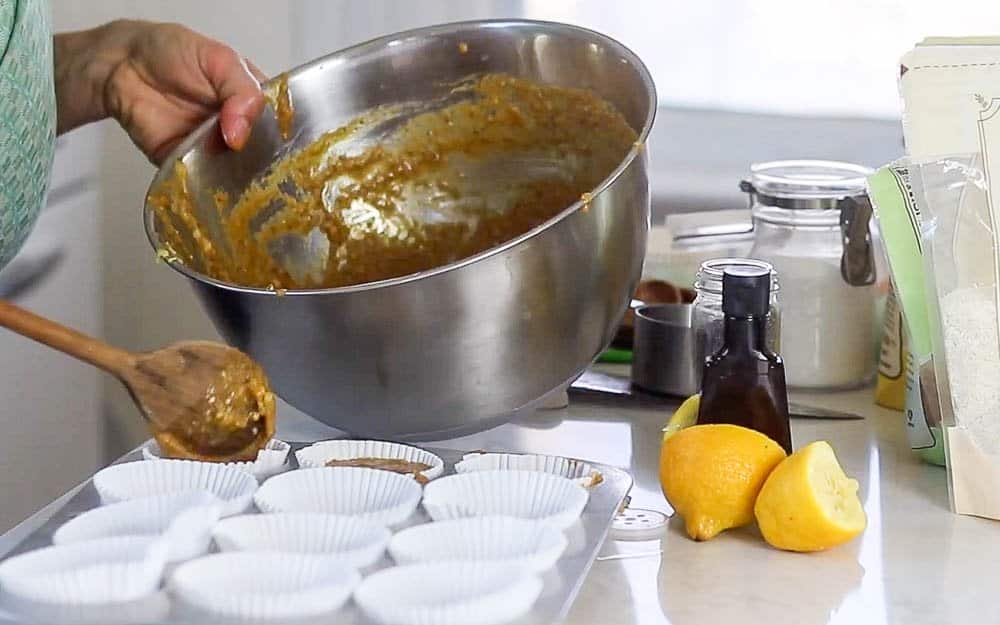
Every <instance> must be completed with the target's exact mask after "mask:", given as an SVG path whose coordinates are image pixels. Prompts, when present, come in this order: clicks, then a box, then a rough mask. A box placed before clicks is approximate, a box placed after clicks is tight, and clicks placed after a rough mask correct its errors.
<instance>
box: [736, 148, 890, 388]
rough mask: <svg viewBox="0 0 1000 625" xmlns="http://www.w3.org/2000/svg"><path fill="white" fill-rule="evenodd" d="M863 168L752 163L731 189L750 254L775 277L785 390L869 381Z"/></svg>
mask: <svg viewBox="0 0 1000 625" xmlns="http://www.w3.org/2000/svg"><path fill="white" fill-rule="evenodd" d="M870 173H871V170H870V169H868V168H867V167H863V166H860V165H853V164H850V163H837V162H830V161H775V162H770V163H759V164H755V165H753V166H752V167H751V168H750V174H751V175H750V178H749V179H748V180H744V181H743V182H742V183H741V184H740V188H741V189H742V190H743V191H745V192H746V193H747V194H748V195H749V199H750V210H751V215H752V218H753V226H754V246H753V248H752V250H751V252H750V256H751V257H753V258H757V259H760V260H762V261H766V262H769V263H770V264H771V265H772V266H773V267H774V269H775V270H776V271H777V272H778V273H779V274H780V275H781V282H782V300H783V302H784V306H783V309H782V320H781V346H782V349H781V356H782V358H783V359H784V361H785V371H786V374H787V381H788V386H790V387H797V388H804V389H817V390H820V389H822V390H836V389H847V388H854V387H857V386H861V385H863V384H866V383H868V382H870V381H871V380H872V378H873V377H874V374H875V366H876V356H875V350H874V348H873V346H874V345H875V332H876V318H875V315H876V287H875V278H876V270H875V260H874V254H873V252H872V235H871V229H870V222H871V217H872V208H871V203H870V202H869V201H868V196H867V194H866V192H865V178H866V176H867V175H868V174H870Z"/></svg>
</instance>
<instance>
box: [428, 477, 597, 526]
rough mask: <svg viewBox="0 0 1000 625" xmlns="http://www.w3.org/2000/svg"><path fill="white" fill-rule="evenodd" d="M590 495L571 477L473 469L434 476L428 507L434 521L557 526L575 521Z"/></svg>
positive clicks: (429, 491) (430, 486)
mask: <svg viewBox="0 0 1000 625" xmlns="http://www.w3.org/2000/svg"><path fill="white" fill-rule="evenodd" d="M588 497H589V495H588V493H587V491H586V490H585V489H584V488H582V487H581V486H579V485H577V484H576V483H575V482H574V481H573V480H570V479H568V478H565V477H559V476H558V475H552V474H549V473H541V472H539V471H474V472H472V473H459V474H457V475H448V476H446V477H442V478H441V479H438V480H434V481H433V482H431V483H430V484H428V485H427V487H426V488H425V489H424V509H426V510H427V513H428V514H429V515H430V516H431V518H432V519H434V520H435V521H446V520H448V519H457V518H463V517H471V516H513V517H519V518H523V519H534V520H536V521H540V522H542V523H545V524H547V525H552V526H554V527H556V528H558V529H566V528H568V527H569V526H570V525H572V524H573V523H574V522H575V521H576V520H577V519H578V518H579V517H580V514H581V513H582V512H583V508H584V506H586V505H587V499H588Z"/></svg>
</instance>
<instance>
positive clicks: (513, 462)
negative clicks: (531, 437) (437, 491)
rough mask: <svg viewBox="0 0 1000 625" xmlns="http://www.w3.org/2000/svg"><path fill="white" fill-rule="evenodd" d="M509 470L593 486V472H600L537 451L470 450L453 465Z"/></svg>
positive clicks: (461, 468) (461, 470)
mask: <svg viewBox="0 0 1000 625" xmlns="http://www.w3.org/2000/svg"><path fill="white" fill-rule="evenodd" d="M511 470H513V471H541V472H543V473H551V474H553V475H559V476H561V477H566V478H569V479H571V480H577V481H578V482H577V483H579V484H580V486H583V487H585V488H587V487H590V486H591V485H596V484H593V482H595V481H597V480H596V479H595V475H594V474H595V473H596V474H597V475H598V476H599V475H600V472H599V471H597V469H595V468H594V467H593V466H592V465H590V464H588V463H586V462H583V461H582V460H574V459H573V458H564V457H562V456H543V455H539V454H498V453H471V454H465V455H464V456H462V460H461V462H458V463H456V464H455V471H456V472H457V473H471V472H472V471H511ZM598 483H599V482H598Z"/></svg>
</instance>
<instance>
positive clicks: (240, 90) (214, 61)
mask: <svg viewBox="0 0 1000 625" xmlns="http://www.w3.org/2000/svg"><path fill="white" fill-rule="evenodd" d="M202 50H203V54H202V59H201V61H202V63H201V65H202V70H203V71H204V73H205V77H206V78H207V79H208V81H209V83H211V85H212V88H213V89H214V90H215V94H216V97H217V99H218V101H219V102H221V103H222V107H221V109H220V111H219V124H220V126H221V127H222V136H223V138H224V139H225V141H226V144H227V145H229V147H231V148H232V149H234V150H239V149H242V148H243V146H244V145H246V142H247V140H248V139H249V138H250V129H251V128H252V127H253V123H254V121H255V120H256V119H257V117H258V116H259V115H260V114H261V112H263V110H264V94H263V92H261V89H260V83H258V82H257V79H256V78H255V77H254V75H253V74H252V73H251V71H250V68H249V67H248V66H247V63H246V61H245V60H244V59H243V57H241V56H240V55H239V54H237V53H236V51H235V50H233V49H232V48H230V47H228V46H225V45H223V44H220V43H215V42H213V43H211V44H209V45H206V46H205V47H204V48H203V49H202Z"/></svg>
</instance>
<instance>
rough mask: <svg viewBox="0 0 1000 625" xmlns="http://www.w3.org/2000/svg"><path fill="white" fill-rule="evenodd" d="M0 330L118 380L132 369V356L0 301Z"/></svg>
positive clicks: (133, 358) (133, 361) (133, 359)
mask: <svg viewBox="0 0 1000 625" xmlns="http://www.w3.org/2000/svg"><path fill="white" fill-rule="evenodd" d="M0 326H3V327H5V328H8V329H10V330H13V331H14V332H17V333H18V334H20V335H22V336H26V337H28V338H30V339H34V340H36V341H38V342H39V343H44V344H45V345H48V346H49V347H52V348H54V349H57V350H59V351H61V352H63V353H66V354H69V355H70V356H73V357H75V358H79V359H80V360H82V361H84V362H88V363H90V364H92V365H95V366H97V367H100V368H101V369H104V370H105V371H107V372H108V373H111V374H114V375H116V376H118V377H119V378H121V377H122V376H123V375H125V374H126V373H127V372H128V371H129V370H130V369H131V368H132V367H134V366H135V360H136V358H135V356H134V355H132V354H130V353H129V352H127V351H125V350H122V349H118V348H117V347H112V346H111V345H108V344H107V343H105V342H104V341H99V340H97V339H95V338H92V337H89V336H87V335H86V334H82V333H80V332H77V331H76V330H71V329H69V328H67V327H66V326H63V325H60V324H58V323H56V322H54V321H50V320H48V319H46V318H44V317H39V316H38V315H36V314H34V313H31V312H28V311H27V310H24V309H23V308H20V307H18V306H15V305H14V304H11V303H10V302H7V301H5V300H2V299H0Z"/></svg>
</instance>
